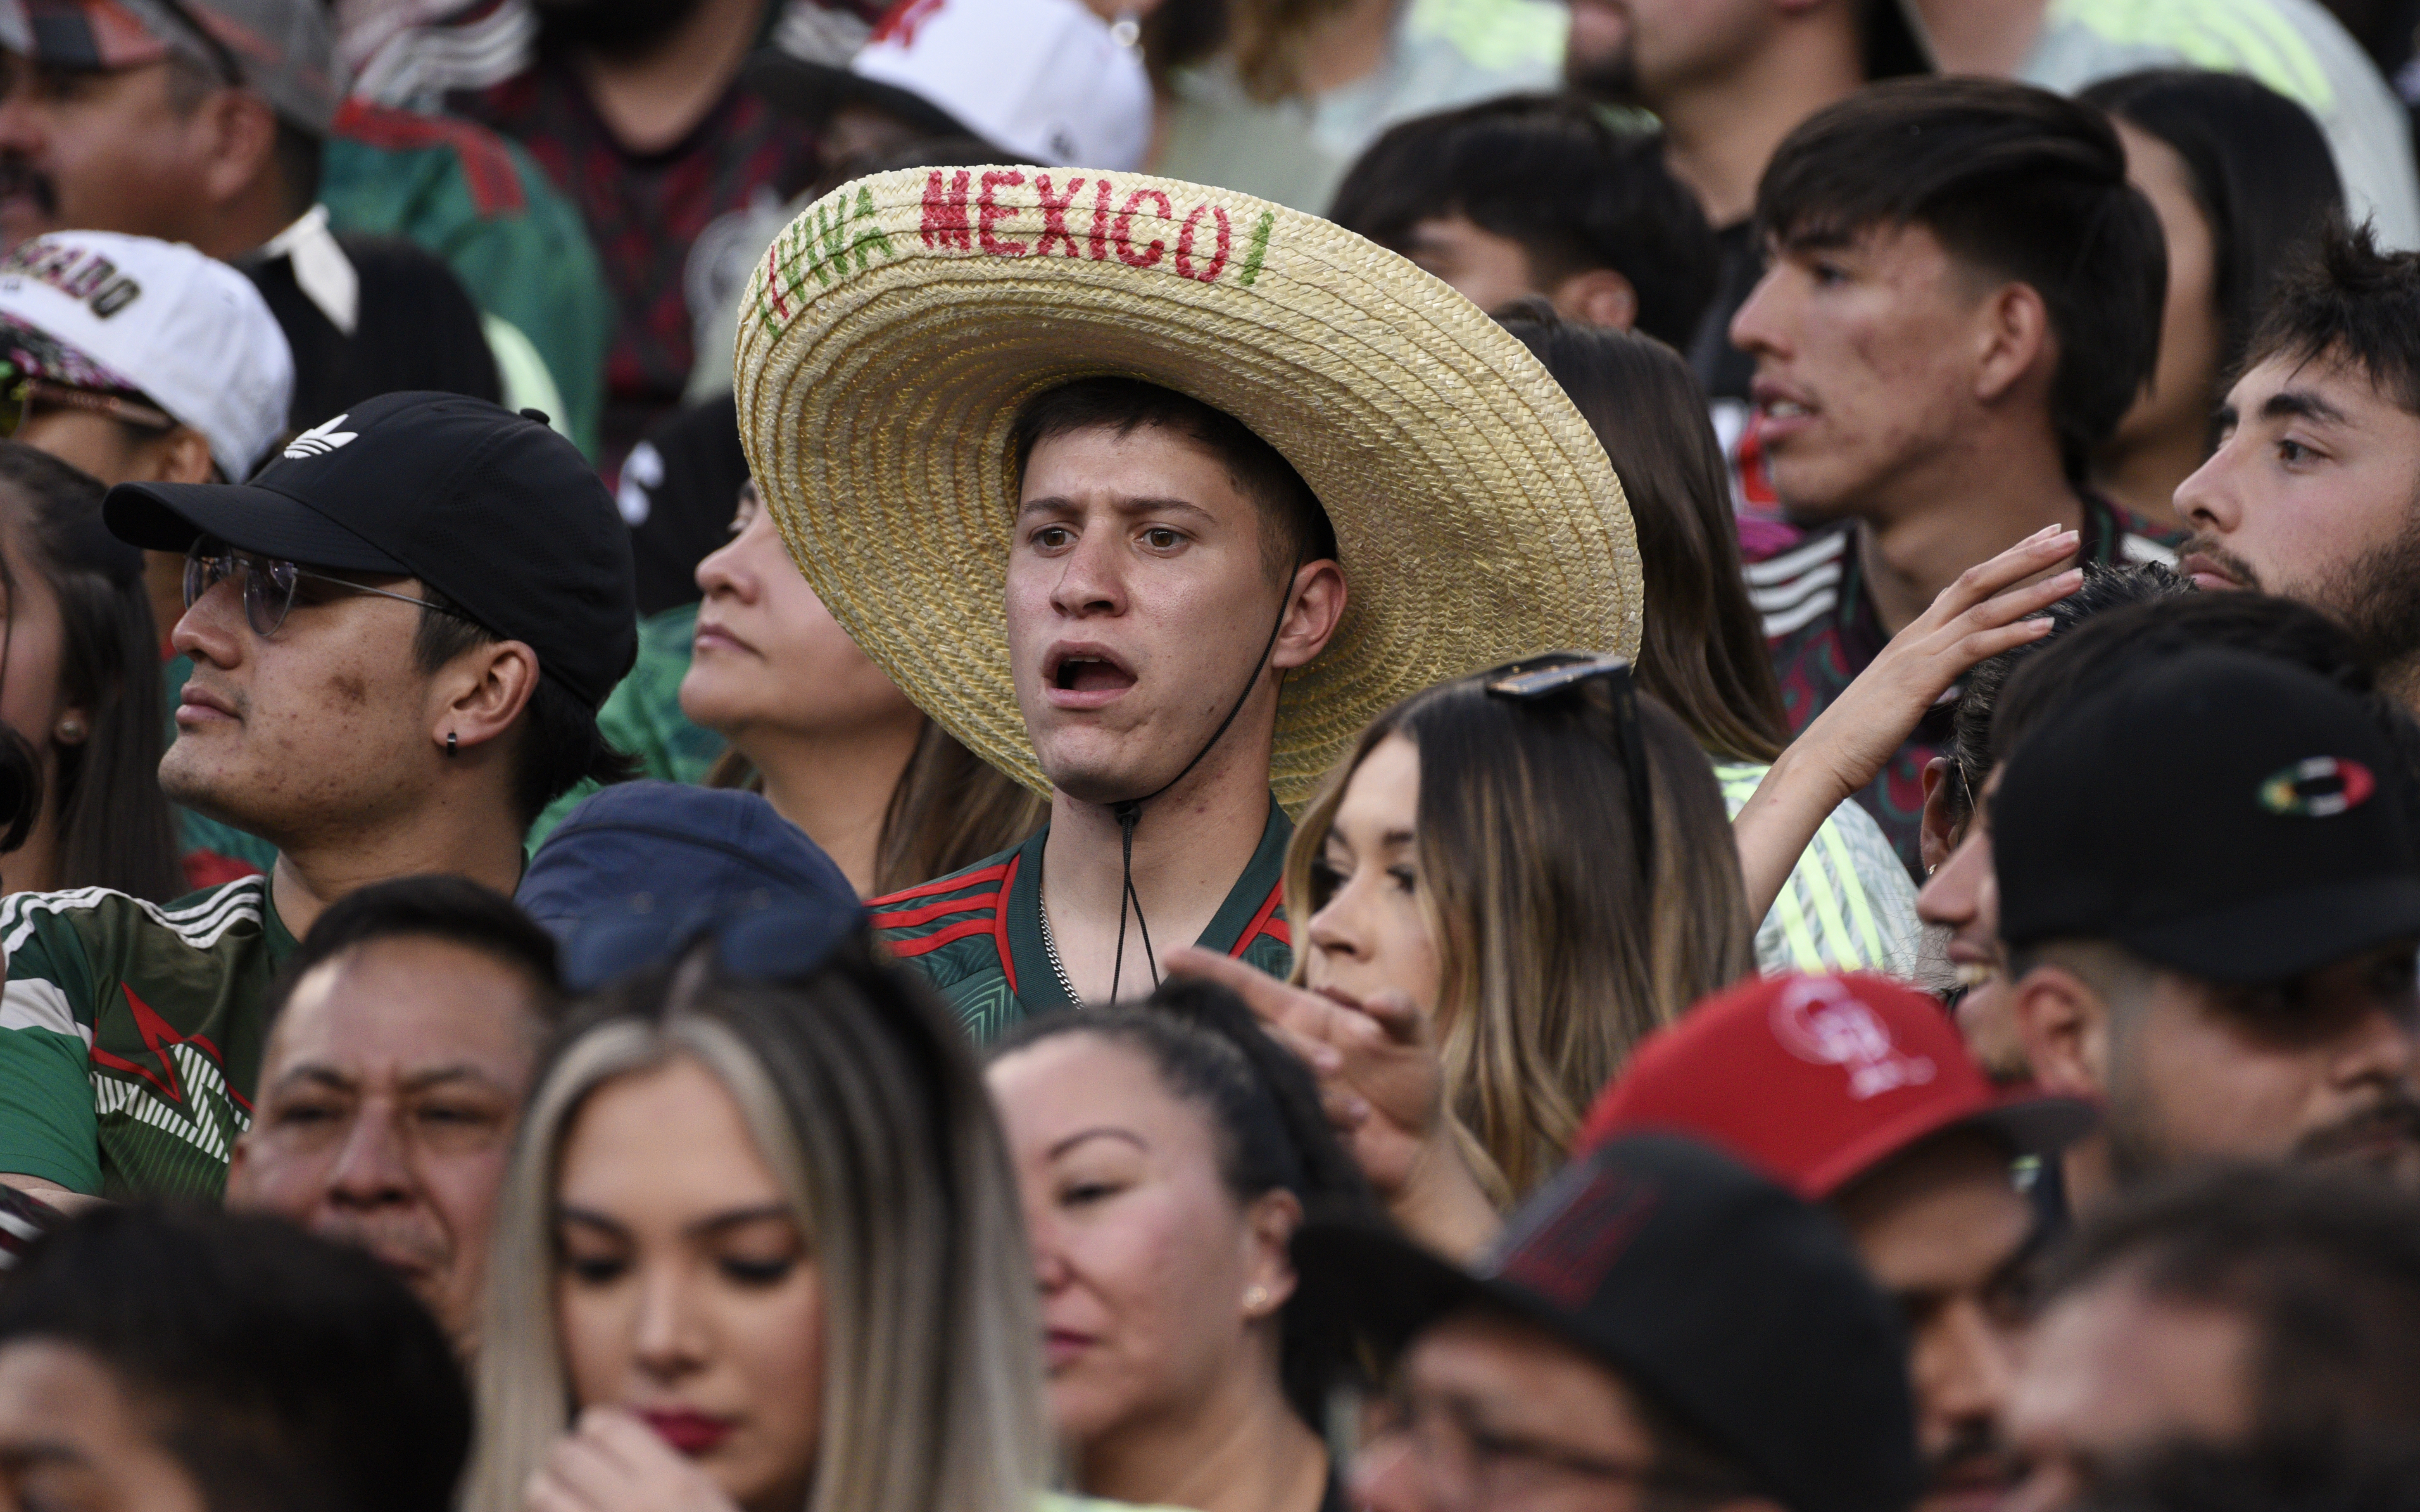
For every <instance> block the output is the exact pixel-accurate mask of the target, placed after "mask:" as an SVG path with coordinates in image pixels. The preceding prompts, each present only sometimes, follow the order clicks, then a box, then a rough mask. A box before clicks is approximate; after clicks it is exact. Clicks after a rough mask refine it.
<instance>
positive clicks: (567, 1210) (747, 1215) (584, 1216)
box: [554, 1202, 798, 1239]
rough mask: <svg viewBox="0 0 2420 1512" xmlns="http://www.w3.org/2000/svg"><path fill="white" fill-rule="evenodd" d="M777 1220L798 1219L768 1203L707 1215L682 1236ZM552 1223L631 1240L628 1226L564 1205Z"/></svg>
mask: <svg viewBox="0 0 2420 1512" xmlns="http://www.w3.org/2000/svg"><path fill="white" fill-rule="evenodd" d="M776 1218H778V1219H781V1220H782V1221H783V1222H785V1223H796V1222H797V1219H798V1215H797V1214H795V1213H793V1212H791V1211H790V1209H789V1208H787V1207H786V1206H784V1205H783V1204H781V1203H778V1202H768V1203H765V1204H762V1205H760V1206H758V1207H754V1208H728V1209H726V1210H724V1211H722V1212H719V1213H709V1214H708V1215H706V1217H704V1218H701V1219H699V1220H697V1221H696V1222H695V1223H693V1224H683V1225H682V1227H681V1232H683V1233H685V1234H712V1233H716V1232H719V1231H720V1230H722V1229H726V1228H738V1227H741V1226H742V1225H744V1224H761V1223H765V1222H768V1220H771V1219H776ZM554 1221H555V1224H557V1225H558V1226H560V1225H562V1224H586V1225H587V1226H589V1227H591V1228H601V1229H604V1230H605V1231H606V1232H607V1233H610V1234H612V1235H613V1236H614V1237H616V1238H618V1239H628V1238H629V1237H630V1230H629V1229H628V1227H627V1226H625V1225H623V1224H619V1223H616V1222H615V1221H614V1220H613V1219H611V1218H608V1217H606V1216H605V1215H604V1214H603V1213H599V1212H591V1211H590V1210H588V1209H587V1208H574V1207H571V1206H569V1205H567V1204H557V1205H556V1207H555V1209H554Z"/></svg>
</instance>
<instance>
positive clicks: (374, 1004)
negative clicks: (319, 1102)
mask: <svg viewBox="0 0 2420 1512" xmlns="http://www.w3.org/2000/svg"><path fill="white" fill-rule="evenodd" d="M533 999H534V993H533V990H532V985H531V983H530V981H529V979H528V978H527V977H526V976H525V975H523V974H521V973H520V971H519V970H518V969H516V968H515V967H513V966H511V965H509V964H507V963H505V962H504V961H502V960H499V959H496V958H495V957H493V956H489V955H487V954H484V953H482V952H479V951H474V950H472V949H469V948H467V947H465V946H462V945H458V944H453V943H448V942H445V941H442V940H433V939H425V938H411V937H406V938H400V939H387V940H375V941H371V942H369V943H366V944H363V945H358V946H355V947H353V948H352V949H349V950H346V951H342V952H340V953H338V954H337V955H336V956H334V957H333V958H331V959H327V960H324V961H322V962H320V963H319V964H318V965H317V966H315V967H313V968H312V969H311V971H310V972H309V973H307V974H305V975H304V976H303V978H302V981H301V982H299V983H297V984H296V985H295V989H294V991H293V994H292V995H291V996H290V997H289V998H288V999H287V1004H286V1008H285V1011H284V1012H283V1013H281V1014H280V1015H279V1017H278V1021H277V1028H276V1031H275V1033H274V1035H273V1036H272V1037H271V1053H270V1057H269V1064H268V1065H267V1066H265V1067H264V1068H263V1075H262V1081H263V1083H265V1084H266V1083H271V1082H273V1081H274V1080H275V1079H276V1078H277V1077H278V1076H280V1075H283V1074H285V1072H286V1071H287V1069H288V1068H293V1067H296V1066H298V1065H302V1064H303V1063H309V1064H312V1065H317V1066H325V1067H328V1068H333V1069H338V1070H341V1071H343V1072H344V1073H345V1074H348V1075H354V1076H362V1077H408V1076H411V1075H412V1074H414V1072H416V1071H419V1070H425V1069H427V1068H431V1067H436V1066H454V1065H470V1066H475V1067H482V1068H490V1069H491V1070H492V1071H493V1072H494V1074H496V1075H497V1076H498V1079H499V1080H502V1081H504V1082H506V1083H517V1082H518V1081H520V1079H521V1078H522V1077H523V1076H525V1075H526V1074H527V1068H528V1065H529V1063H530V1060H531V1058H532V1053H533V1047H534V1041H535V1031H536V1030H537V1029H538V1027H539V1026H538V1024H537V1022H536V1020H535V1004H534V1001H533Z"/></svg>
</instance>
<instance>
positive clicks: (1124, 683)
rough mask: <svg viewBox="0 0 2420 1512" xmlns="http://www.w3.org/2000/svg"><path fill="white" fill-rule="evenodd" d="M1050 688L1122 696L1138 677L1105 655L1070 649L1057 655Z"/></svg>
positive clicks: (1052, 662) (1070, 691)
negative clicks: (1119, 694) (1118, 694)
mask: <svg viewBox="0 0 2420 1512" xmlns="http://www.w3.org/2000/svg"><path fill="white" fill-rule="evenodd" d="M1049 677H1050V686H1052V687H1053V688H1056V689H1058V690H1059V691H1060V692H1062V693H1095V694H1100V693H1122V692H1124V691H1125V690H1126V689H1128V688H1131V687H1133V686H1134V684H1135V675H1134V674H1133V673H1131V672H1129V671H1127V670H1126V669H1125V667H1122V666H1120V665H1119V664H1118V663H1117V662H1114V661H1112V660H1110V659H1109V656H1108V655H1107V654H1106V653H1103V652H1097V651H1078V650H1068V651H1062V652H1058V653H1056V654H1054V655H1053V656H1052V658H1051V664H1050V668H1049Z"/></svg>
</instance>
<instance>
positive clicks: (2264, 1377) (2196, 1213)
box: [2041, 1165, 2420, 1457]
mask: <svg viewBox="0 0 2420 1512" xmlns="http://www.w3.org/2000/svg"><path fill="white" fill-rule="evenodd" d="M2106 1282H2124V1283H2129V1284H2132V1285H2133V1286H2139V1287H2141V1288H2142V1289H2143V1290H2144V1292H2146V1293H2147V1294H2148V1295H2149V1296H2151V1297H2154V1298H2157V1299H2160V1300H2163V1301H2169V1302H2181V1303H2186V1304H2190V1305H2195V1306H2202V1307H2220V1308H2225V1309H2227V1310H2229V1311H2231V1312H2235V1313H2237V1314H2240V1315H2241V1316H2242V1317H2243V1319H2244V1321H2245V1322H2246V1323H2247V1324H2248V1325H2249V1326H2250V1329H2251V1332H2252V1333H2253V1337H2254V1344H2253V1359H2252V1360H2251V1361H2250V1362H2249V1365H2248V1370H2247V1376H2248V1378H2249V1379H2248V1381H2247V1385H2248V1386H2249V1388H2250V1390H2251V1391H2252V1393H2253V1396H2254V1403H2253V1407H2254V1429H2253V1432H2254V1438H2255V1440H2256V1442H2257V1443H2258V1445H2259V1446H2260V1447H2262V1448H2264V1449H2284V1450H2290V1451H2304V1452H2314V1453H2320V1454H2325V1455H2328V1456H2330V1457H2335V1456H2339V1455H2353V1454H2356V1453H2358V1452H2359V1451H2361V1450H2363V1449H2365V1448H2370V1447H2374V1446H2376V1445H2377V1444H2378V1443H2379V1442H2381V1441H2399V1442H2403V1443H2405V1444H2407V1445H2408V1444H2413V1443H2420V1350H2414V1349H2413V1348H2412V1347H2411V1346H2412V1339H2413V1338H2415V1337H2420V1205H2414V1204H2413V1202H2412V1199H2411V1198H2410V1197H2409V1196H2407V1195H2405V1194H2403V1193H2400V1192H2395V1191H2393V1190H2391V1189H2389V1188H2388V1187H2386V1186H2384V1185H2382V1184H2379V1183H2374V1182H2367V1181H2356V1180H2352V1179H2350V1178H2348V1177H2341V1176H2335V1175H2332V1174H2328V1173H2323V1172H2318V1171H2313V1170H2311V1169H2309V1168H2307V1167H2300V1166H2275V1165H2272V1166H2242V1167H2223V1168H2219V1169H2216V1170H2209V1171H2202V1172H2198V1173H2195V1174H2192V1175H2189V1176H2186V1177H2182V1178H2180V1179H2177V1180H2174V1181H2171V1182H2167V1183H2164V1184H2161V1185H2159V1186H2155V1187H2153V1188H2151V1189H2149V1191H2147V1192H2143V1193H2142V1194H2141V1195H2139V1196H2135V1197H2132V1198H2127V1199H2123V1200H2121V1201H2120V1202H2118V1204H2116V1205H2114V1206H2112V1207H2110V1208H2107V1209H2105V1210H2103V1211H2102V1212H2101V1213H2099V1214H2097V1215H2096V1216H2094V1217H2093V1218H2092V1219H2090V1220H2089V1221H2087V1222H2086V1224H2085V1226H2084V1227H2083V1229H2082V1230H2081V1231H2080V1232H2079V1233H2078V1234H2077V1236H2076V1238H2075V1239H2074V1241H2073V1242H2072V1243H2071V1245H2070V1247H2069V1248H2068V1249H2067V1250H2066V1252H2065V1253H2064V1254H2062V1255H2059V1256H2057V1257H2055V1259H2054V1260H2053V1261H2052V1264H2051V1266H2050V1268H2049V1270H2047V1272H2046V1273H2045V1275H2044V1277H2043V1287H2042V1294H2041V1295H2042V1299H2043V1305H2044V1306H2045V1307H2047V1306H2049V1305H2051V1304H2053V1303H2055V1302H2056V1301H2057V1300H2058V1299H2059V1298H2061V1297H2064V1296H2070V1295H2072V1294H2074V1293H2076V1292H2079V1291H2082V1290H2084V1289H2086V1288H2088V1287H2091V1286H2097V1285H2100V1284H2102V1283H2106Z"/></svg>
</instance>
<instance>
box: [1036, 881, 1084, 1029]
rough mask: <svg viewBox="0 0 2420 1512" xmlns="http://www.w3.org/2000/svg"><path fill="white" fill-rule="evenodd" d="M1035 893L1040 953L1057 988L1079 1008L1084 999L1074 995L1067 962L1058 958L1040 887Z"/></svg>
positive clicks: (1048, 909)
mask: <svg viewBox="0 0 2420 1512" xmlns="http://www.w3.org/2000/svg"><path fill="white" fill-rule="evenodd" d="M1035 894H1036V896H1035V897H1034V899H1033V912H1034V913H1035V915H1036V916H1037V917H1039V918H1040V919H1041V920H1042V953H1043V954H1044V955H1046V956H1047V957H1049V958H1050V969H1051V971H1052V972H1054V973H1056V974H1058V977H1059V990H1060V991H1062V992H1063V993H1065V994H1066V996H1067V1001H1068V1002H1070V1003H1072V1004H1074V1005H1076V1006H1077V1007H1079V1008H1080V1007H1082V1006H1083V1005H1084V1000H1083V999H1082V998H1079V997H1078V996H1077V995H1076V984H1075V983H1074V982H1072V981H1069V980H1068V979H1067V963H1066V962H1065V961H1063V960H1061V959H1059V941H1058V939H1057V938H1056V937H1055V936H1053V935H1052V934H1051V933H1050V908H1049V905H1048V904H1047V903H1045V902H1043V901H1042V899H1041V896H1039V895H1040V889H1038V888H1037V889H1035Z"/></svg>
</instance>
